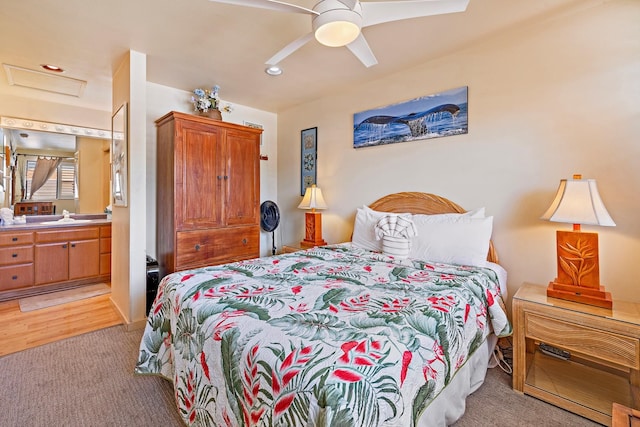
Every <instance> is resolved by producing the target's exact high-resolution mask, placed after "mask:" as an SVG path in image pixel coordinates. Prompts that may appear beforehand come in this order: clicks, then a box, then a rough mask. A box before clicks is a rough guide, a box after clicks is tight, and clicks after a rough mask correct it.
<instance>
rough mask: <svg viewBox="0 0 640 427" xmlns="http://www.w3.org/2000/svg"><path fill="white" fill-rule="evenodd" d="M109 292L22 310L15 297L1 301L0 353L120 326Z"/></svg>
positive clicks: (0, 354)
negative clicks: (46, 306)
mask: <svg viewBox="0 0 640 427" xmlns="http://www.w3.org/2000/svg"><path fill="white" fill-rule="evenodd" d="M110 297H111V295H110V294H105V295H100V296H97V297H93V298H87V299H82V300H79V301H74V302H70V303H67V304H62V305H57V306H53V307H49V308H43V309H40V310H34V311H29V312H26V313H23V312H21V311H20V305H19V303H18V300H13V301H4V302H0V356H4V355H6V354H10V353H15V352H17V351H21V350H25V349H28V348H32V347H36V346H39V345H42V344H47V343H50V342H54V341H58V340H61V339H64V338H69V337H73V336H76V335H80V334H84V333H87V332H91V331H96V330H98V329H103V328H108V327H110V326H114V325H119V324H121V323H122V319H121V318H120V316H119V315H118V313H117V312H116V310H115V308H114V307H113V306H112V304H111V301H110V300H109V298H110Z"/></svg>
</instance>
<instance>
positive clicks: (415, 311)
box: [135, 192, 511, 427]
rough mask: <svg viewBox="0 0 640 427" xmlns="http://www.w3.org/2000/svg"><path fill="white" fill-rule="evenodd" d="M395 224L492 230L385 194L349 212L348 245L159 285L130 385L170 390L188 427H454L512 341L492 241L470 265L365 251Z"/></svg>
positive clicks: (411, 196)
mask: <svg viewBox="0 0 640 427" xmlns="http://www.w3.org/2000/svg"><path fill="white" fill-rule="evenodd" d="M398 214H402V217H403V218H409V219H411V220H412V223H413V222H415V223H418V225H419V226H418V227H417V229H418V231H422V232H423V234H425V236H423V237H426V235H427V234H430V233H431V232H432V233H433V235H434V236H435V235H437V234H438V233H442V230H443V229H447V228H450V229H451V230H456V231H455V233H458V234H460V233H462V234H464V235H469V233H470V231H469V230H470V229H469V228H468V227H470V225H469V224H476V223H478V224H479V223H482V224H486V223H488V222H490V221H489V220H482V218H484V212H481V213H480V212H466V211H465V210H464V209H462V208H461V207H460V206H458V205H457V204H455V203H453V202H451V201H449V200H447V199H445V198H442V197H439V196H436V195H432V194H427V193H409V192H405V193H396V194H392V195H389V196H386V197H383V198H382V199H380V200H378V201H376V202H374V203H373V204H371V205H370V206H369V207H368V208H366V207H363V209H358V212H357V214H356V223H355V225H354V235H353V239H352V241H351V242H345V243H341V244H336V245H328V246H324V247H316V248H312V249H308V250H305V251H300V252H294V253H289V254H283V255H277V256H272V257H265V258H258V259H253V260H248V261H242V262H236V263H232V264H226V265H222V266H212V267H207V268H200V269H196V270H189V271H182V272H176V273H173V274H171V275H168V276H166V277H165V278H163V280H162V282H161V284H160V286H159V288H158V294H157V297H156V299H155V301H154V303H153V305H152V308H151V311H150V313H149V317H148V321H147V325H146V328H145V331H144V334H143V337H142V341H141V344H140V352H139V358H138V361H137V364H136V367H135V372H136V373H138V374H151V375H161V376H163V377H164V378H166V379H167V380H169V381H171V382H173V386H174V391H175V399H176V404H177V407H178V411H179V413H180V415H181V417H182V419H183V420H184V422H185V424H186V425H194V426H209V425H211V426H287V427H289V426H344V427H347V426H363V427H364V426H366V427H370V426H398V427H400V426H402V427H405V426H436V425H449V424H451V423H453V422H454V421H455V420H457V419H458V418H459V417H460V416H461V415H462V414H463V413H464V404H465V403H464V402H465V398H466V396H467V395H468V394H470V393H471V392H473V391H474V390H476V389H477V388H478V387H479V386H480V385H481V384H482V382H483V381H484V377H485V373H486V369H487V366H488V362H489V358H490V355H491V354H492V351H493V348H494V346H495V343H496V340H497V337H499V336H506V335H510V334H511V326H510V324H509V322H508V320H507V316H506V312H505V309H504V303H503V297H504V295H505V292H506V283H505V281H506V272H505V271H504V269H502V268H501V267H500V266H499V265H498V264H497V261H498V259H497V254H496V251H495V249H494V247H493V244H492V243H491V242H490V240H489V239H487V242H486V246H484V247H482V246H481V247H479V248H478V247H476V248H475V251H476V255H474V256H475V258H474V259H471V261H473V262H472V263H471V262H466V261H467V259H466V258H464V256H466V255H464V256H463V257H462V258H458V256H457V255H456V254H455V253H454V254H453V255H452V254H451V253H450V254H448V255H452V256H453V261H460V260H462V261H465V262H464V263H457V264H456V263H450V262H442V261H435V262H434V261H431V260H429V259H423V258H418V257H416V256H415V255H416V253H410V254H409V255H410V256H407V257H398V256H393V255H389V254H388V253H387V251H379V250H377V247H376V248H367V246H368V244H370V245H374V246H375V245H378V244H379V243H378V242H376V241H374V240H371V239H370V237H371V233H370V232H371V230H370V227H371V224H372V222H371V221H372V220H373V221H375V222H380V221H379V217H380V216H384V217H388V216H394V217H395V216H398V217H399V216H400V215H398ZM371 215H373V216H374V217H373V218H369V217H367V216H371ZM475 217H478V218H475ZM421 221H422V222H421ZM425 224H426V225H425ZM451 224H454V225H451ZM474 226H475V225H474ZM425 227H426V228H425ZM465 227H467V228H465ZM488 228H489V235H490V227H488ZM486 229H487V226H486V225H483V230H484V231H483V233H484V235H485V237H486ZM363 230H364V231H365V233H364V234H363ZM425 230H427V232H426V233H424V231H425ZM429 230H431V231H429ZM460 230H462V231H460ZM367 233H368V234H367ZM442 237H443V236H440V238H442ZM418 238H420V234H419V235H418ZM368 240H369V241H368ZM414 240H415V239H414ZM367 241H368V242H367ZM363 242H364V243H363ZM444 245H445V246H446V242H445V244H444ZM414 246H415V248H417V249H416V250H422V251H423V252H417V253H418V254H433V255H432V256H434V257H436V258H438V257H439V256H441V255H442V254H439V253H438V251H440V250H441V249H442V248H441V246H442V245H439V246H438V247H436V248H434V247H427V249H426V252H424V249H425V247H420V245H414ZM427 246H429V245H427ZM463 246H464V245H463ZM371 249H373V250H371ZM471 249H473V248H470V250H469V251H470V252H472V250H471ZM412 250H413V248H412ZM430 250H431V251H432V252H429V251H430ZM478 250H483V251H484V254H483V259H482V260H478V259H477V252H478ZM464 252H465V253H466V252H467V251H466V249H465V251H464ZM430 256H431V255H430ZM445 258H446V257H445ZM445 261H451V260H449V259H445Z"/></svg>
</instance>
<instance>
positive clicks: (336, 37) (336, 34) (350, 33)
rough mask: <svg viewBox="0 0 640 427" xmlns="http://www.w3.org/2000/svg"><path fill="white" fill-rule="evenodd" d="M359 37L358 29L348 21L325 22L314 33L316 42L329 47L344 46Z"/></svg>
mask: <svg viewBox="0 0 640 427" xmlns="http://www.w3.org/2000/svg"><path fill="white" fill-rule="evenodd" d="M359 35H360V28H359V27H358V26H357V25H356V24H354V23H353V22H349V21H334V22H327V23H326V24H324V25H322V26H320V27H319V28H318V29H317V30H316V32H315V37H316V40H318V41H319V42H320V43H322V44H323V45H325V46H329V47H340V46H346V45H348V44H349V43H351V42H352V41H354V40H355V39H357V38H358V36H359Z"/></svg>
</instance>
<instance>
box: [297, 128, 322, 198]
mask: <svg viewBox="0 0 640 427" xmlns="http://www.w3.org/2000/svg"><path fill="white" fill-rule="evenodd" d="M317 161H318V128H317V127H316V128H309V129H305V130H303V131H302V132H300V195H301V196H304V195H305V190H306V189H307V188H308V187H311V186H312V185H314V184H316V176H317V175H316V173H317Z"/></svg>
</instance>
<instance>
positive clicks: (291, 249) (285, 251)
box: [282, 245, 303, 254]
mask: <svg viewBox="0 0 640 427" xmlns="http://www.w3.org/2000/svg"><path fill="white" fill-rule="evenodd" d="M302 250H303V249H302V248H298V247H295V246H290V245H284V246H282V253H283V254H290V253H292V252H298V251H302Z"/></svg>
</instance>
